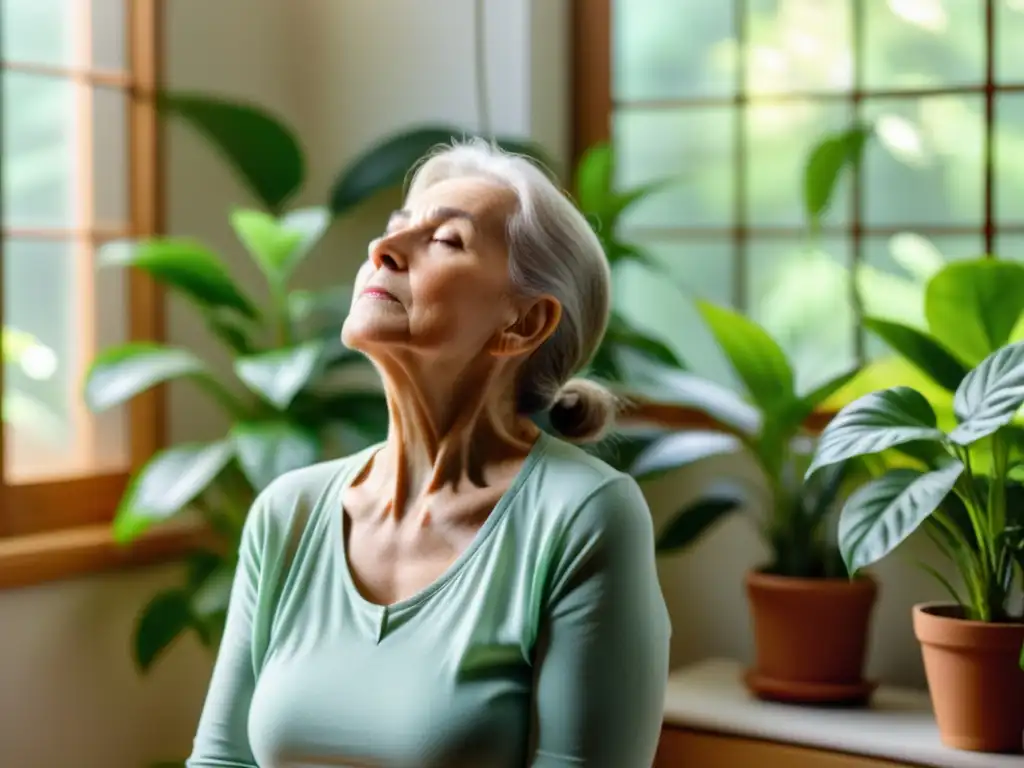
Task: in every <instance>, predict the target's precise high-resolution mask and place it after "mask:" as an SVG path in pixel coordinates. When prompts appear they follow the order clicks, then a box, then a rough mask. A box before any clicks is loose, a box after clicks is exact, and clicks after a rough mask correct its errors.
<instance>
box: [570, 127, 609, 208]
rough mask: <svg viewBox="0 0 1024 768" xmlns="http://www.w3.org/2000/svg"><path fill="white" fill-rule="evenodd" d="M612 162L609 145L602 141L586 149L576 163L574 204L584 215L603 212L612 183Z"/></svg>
mask: <svg viewBox="0 0 1024 768" xmlns="http://www.w3.org/2000/svg"><path fill="white" fill-rule="evenodd" d="M614 162H615V158H614V155H613V154H612V147H611V144H609V143H608V142H606V141H602V142H598V143H597V144H593V145H592V146H590V147H587V149H586V150H585V151H584V152H583V156H582V157H581V158H580V159H579V162H577V163H576V183H575V187H576V204H577V205H578V206H579V208H580V210H581V211H582V212H583V213H584V214H597V215H600V214H602V213H604V212H605V210H604V209H605V206H606V204H607V202H608V198H609V197H610V195H611V191H612V184H613V183H614V175H615V168H614ZM601 223H602V224H605V222H601Z"/></svg>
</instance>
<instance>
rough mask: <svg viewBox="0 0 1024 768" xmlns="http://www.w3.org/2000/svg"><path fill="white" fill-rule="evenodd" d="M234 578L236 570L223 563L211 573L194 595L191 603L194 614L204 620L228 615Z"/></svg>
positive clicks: (197, 586) (198, 586)
mask: <svg viewBox="0 0 1024 768" xmlns="http://www.w3.org/2000/svg"><path fill="white" fill-rule="evenodd" d="M234 578H235V568H234V566H233V565H232V564H231V563H226V562H224V563H221V564H220V565H219V566H218V567H217V568H216V569H214V570H213V571H211V572H210V573H209V574H208V575H207V577H206V578H205V579H203V581H202V582H201V583H199V584H198V585H196V588H195V590H194V591H193V593H192V599H191V600H190V601H189V605H190V608H191V611H192V613H193V614H194V615H195V616H197V617H198V618H202V619H205V618H208V617H211V616H217V615H220V614H224V613H227V610H228V603H229V602H230V600H231V586H232V583H233V582H234Z"/></svg>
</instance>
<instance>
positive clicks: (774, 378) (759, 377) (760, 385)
mask: <svg viewBox="0 0 1024 768" xmlns="http://www.w3.org/2000/svg"><path fill="white" fill-rule="evenodd" d="M697 309H698V311H699V312H700V314H701V316H702V317H703V318H704V322H705V323H706V324H707V326H708V329H709V330H710V331H711V334H712V335H713V336H714V337H715V341H717V342H718V346H719V348H720V349H721V350H722V352H723V353H724V354H725V356H726V357H727V358H728V360H729V362H730V363H731V365H732V368H733V370H734V371H735V372H736V375H737V376H739V378H740V380H741V381H742V382H743V383H744V385H745V386H746V387H747V391H748V392H749V393H750V396H751V398H753V400H754V402H756V403H757V404H758V405H760V406H761V407H762V408H763V409H764V410H766V411H774V410H777V409H778V408H781V407H785V406H786V405H787V404H789V403H791V402H792V401H793V400H794V399H795V398H796V395H795V393H794V391H793V369H792V368H790V366H789V361H788V360H787V359H786V355H785V353H784V352H783V351H782V348H781V347H779V345H778V344H777V343H776V342H775V340H774V339H773V338H772V337H771V336H769V335H768V333H767V332H765V330H764V329H763V328H761V327H760V326H759V325H757V323H755V322H754V321H752V320H750V319H748V318H746V317H744V316H743V315H742V314H740V313H739V312H735V311H733V310H731V309H726V308H725V307H720V306H717V305H715V304H712V303H711V302H708V301H698V302H697Z"/></svg>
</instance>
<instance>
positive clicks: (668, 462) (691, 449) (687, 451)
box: [629, 430, 743, 480]
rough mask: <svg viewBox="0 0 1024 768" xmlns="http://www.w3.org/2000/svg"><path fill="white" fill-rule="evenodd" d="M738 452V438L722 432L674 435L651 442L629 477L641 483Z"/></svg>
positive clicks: (688, 432)
mask: <svg viewBox="0 0 1024 768" xmlns="http://www.w3.org/2000/svg"><path fill="white" fill-rule="evenodd" d="M742 448H743V443H742V441H741V440H740V439H739V438H738V437H736V436H735V435H730V434H727V433H723V432H707V431H700V430H688V431H685V432H674V433H672V434H668V435H665V436H664V437H661V438H659V439H657V440H655V441H654V442H653V443H652V444H651V445H650V446H648V447H647V449H646V450H645V451H643V453H641V454H640V455H639V456H637V458H636V461H635V462H634V463H633V465H632V466H631V467H630V468H629V474H631V475H633V477H635V478H637V479H638V480H644V479H647V478H649V477H652V476H655V475H660V474H662V473H664V472H670V471H672V470H675V469H679V468H681V467H686V466H689V465H690V464H693V463H694V462H697V461H701V460H703V459H708V458H711V457H712V456H722V455H726V454H734V453H738V452H739V451H740V450H742Z"/></svg>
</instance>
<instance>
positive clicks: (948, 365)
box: [863, 317, 967, 392]
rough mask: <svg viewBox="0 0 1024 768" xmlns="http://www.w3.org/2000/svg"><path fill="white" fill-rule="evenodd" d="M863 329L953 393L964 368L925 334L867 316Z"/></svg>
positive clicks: (961, 377)
mask: <svg viewBox="0 0 1024 768" xmlns="http://www.w3.org/2000/svg"><path fill="white" fill-rule="evenodd" d="M863 324H864V327H865V328H867V329H868V330H869V331H871V332H872V333H873V334H875V335H876V336H878V337H879V338H880V339H881V340H882V341H884V342H885V343H886V344H887V345H888V346H889V347H890V348H891V349H892V350H893V352H896V353H897V354H899V355H900V356H901V357H903V359H905V360H907V361H908V362H910V363H911V364H912V365H914V366H915V367H916V368H917V369H918V370H920V371H921V373H923V374H925V375H926V376H928V377H929V378H930V379H931V380H932V381H934V382H935V383H936V384H938V385H939V386H940V387H945V388H946V389H948V390H949V391H950V392H956V388H957V387H959V386H960V382H961V381H963V380H964V376H966V375H967V367H966V366H964V365H963V363H961V362H960V361H959V360H957V359H956V358H955V357H953V355H952V354H951V353H950V352H949V350H947V349H946V348H945V347H944V346H942V344H940V343H939V342H938V341H936V340H935V339H933V338H932V337H931V336H929V335H928V334H927V333H924V332H923V331H919V330H917V329H916V328H911V327H910V326H908V325H901V324H900V323H894V322H891V321H889V320H881V319H878V318H873V317H867V318H864V320H863Z"/></svg>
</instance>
